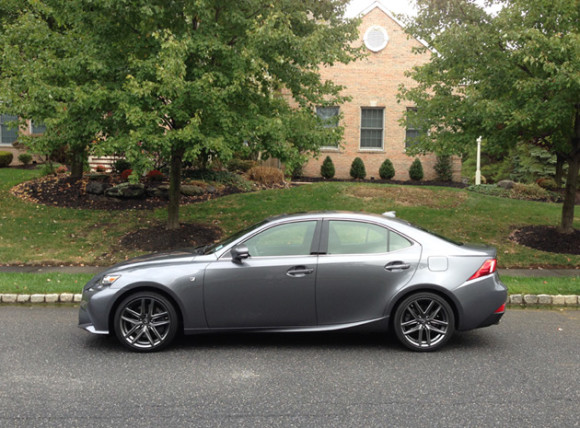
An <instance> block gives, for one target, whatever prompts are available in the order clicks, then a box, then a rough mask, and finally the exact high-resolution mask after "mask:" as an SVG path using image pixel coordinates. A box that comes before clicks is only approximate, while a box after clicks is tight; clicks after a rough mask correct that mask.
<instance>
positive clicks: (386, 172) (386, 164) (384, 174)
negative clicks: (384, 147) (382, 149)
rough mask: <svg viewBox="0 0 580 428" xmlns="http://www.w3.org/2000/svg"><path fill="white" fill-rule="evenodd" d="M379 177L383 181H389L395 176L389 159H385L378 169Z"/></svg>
mask: <svg viewBox="0 0 580 428" xmlns="http://www.w3.org/2000/svg"><path fill="white" fill-rule="evenodd" d="M379 175H380V177H381V178H382V179H383V180H390V179H391V178H393V177H394V176H395V167H394V166H393V162H391V161H390V160H389V159H385V160H384V161H383V163H382V164H381V167H380V168H379Z"/></svg>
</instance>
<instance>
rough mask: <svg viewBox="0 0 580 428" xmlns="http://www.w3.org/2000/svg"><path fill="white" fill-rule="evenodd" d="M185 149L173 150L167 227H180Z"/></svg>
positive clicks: (169, 228)
mask: <svg viewBox="0 0 580 428" xmlns="http://www.w3.org/2000/svg"><path fill="white" fill-rule="evenodd" d="M183 154H184V151H183V150H178V149H173V150H172V151H171V161H170V162H171V165H170V170H169V206H168V207H167V229H168V230H171V229H178V228H179V200H180V197H181V164H182V162H183Z"/></svg>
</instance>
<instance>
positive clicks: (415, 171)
mask: <svg viewBox="0 0 580 428" xmlns="http://www.w3.org/2000/svg"><path fill="white" fill-rule="evenodd" d="M409 177H411V180H414V181H421V179H422V178H423V165H422V164H421V161H420V160H419V158H415V160H414V161H413V163H412V164H411V167H410V168H409Z"/></svg>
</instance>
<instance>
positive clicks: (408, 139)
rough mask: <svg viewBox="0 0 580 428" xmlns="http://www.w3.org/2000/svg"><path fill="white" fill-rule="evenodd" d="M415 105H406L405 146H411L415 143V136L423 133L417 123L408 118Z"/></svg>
mask: <svg viewBox="0 0 580 428" xmlns="http://www.w3.org/2000/svg"><path fill="white" fill-rule="evenodd" d="M416 111H417V108H416V107H407V130H406V133H405V148H409V147H413V146H414V145H415V144H417V138H418V137H420V136H421V135H423V134H425V131H423V130H422V129H421V128H420V127H419V126H418V125H416V124H414V123H413V118H411V119H409V112H411V115H412V114H413V113H412V112H416Z"/></svg>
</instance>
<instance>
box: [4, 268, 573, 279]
mask: <svg viewBox="0 0 580 428" xmlns="http://www.w3.org/2000/svg"><path fill="white" fill-rule="evenodd" d="M105 269H107V267H106V266H0V272H6V273H8V272H11V273H54V272H58V273H73V274H75V273H87V274H92V275H95V274H97V273H99V272H102V271H104V270H105ZM498 272H499V275H500V276H502V275H504V276H523V277H528V278H537V277H544V276H546V277H550V276H554V277H558V276H559V277H567V276H580V269H498Z"/></svg>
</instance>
